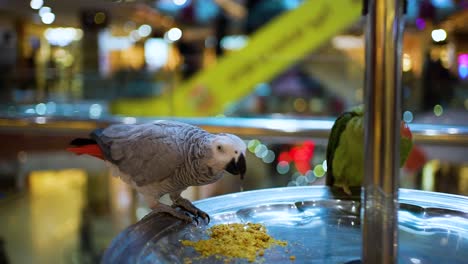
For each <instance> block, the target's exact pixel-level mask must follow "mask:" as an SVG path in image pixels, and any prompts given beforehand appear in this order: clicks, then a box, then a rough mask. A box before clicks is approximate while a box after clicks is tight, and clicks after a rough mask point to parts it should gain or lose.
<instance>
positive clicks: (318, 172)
mask: <svg viewBox="0 0 468 264" xmlns="http://www.w3.org/2000/svg"><path fill="white" fill-rule="evenodd" d="M314 174H315V176H316V177H319V178H320V177H323V175H325V170H324V169H323V166H322V164H318V165H315V167H314Z"/></svg>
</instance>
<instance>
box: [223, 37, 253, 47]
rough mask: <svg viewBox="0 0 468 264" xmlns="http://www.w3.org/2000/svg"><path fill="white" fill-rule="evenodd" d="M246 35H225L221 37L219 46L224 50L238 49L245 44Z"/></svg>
mask: <svg viewBox="0 0 468 264" xmlns="http://www.w3.org/2000/svg"><path fill="white" fill-rule="evenodd" d="M247 41H248V37H246V36H241V35H237V36H226V37H224V38H222V39H221V42H220V44H221V47H222V48H223V49H226V50H238V49H242V48H243V47H245V45H247Z"/></svg>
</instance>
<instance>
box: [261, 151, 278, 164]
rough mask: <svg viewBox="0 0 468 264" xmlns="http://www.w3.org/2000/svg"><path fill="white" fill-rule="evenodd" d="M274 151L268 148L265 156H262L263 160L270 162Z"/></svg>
mask: <svg viewBox="0 0 468 264" xmlns="http://www.w3.org/2000/svg"><path fill="white" fill-rule="evenodd" d="M275 157H276V155H275V153H274V152H273V151H272V150H268V151H267V154H266V156H265V157H263V159H262V160H263V162H265V163H272V162H273V161H274V160H275Z"/></svg>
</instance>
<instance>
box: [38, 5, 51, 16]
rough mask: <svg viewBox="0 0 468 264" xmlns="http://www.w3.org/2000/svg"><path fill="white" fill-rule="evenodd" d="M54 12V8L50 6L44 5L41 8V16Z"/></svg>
mask: <svg viewBox="0 0 468 264" xmlns="http://www.w3.org/2000/svg"><path fill="white" fill-rule="evenodd" d="M51 12H52V9H51V8H50V7H48V6H43V7H41V9H39V16H41V17H42V16H44V15H45V14H49V13H51Z"/></svg>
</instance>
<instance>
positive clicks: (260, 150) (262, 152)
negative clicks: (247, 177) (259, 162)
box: [255, 144, 268, 159]
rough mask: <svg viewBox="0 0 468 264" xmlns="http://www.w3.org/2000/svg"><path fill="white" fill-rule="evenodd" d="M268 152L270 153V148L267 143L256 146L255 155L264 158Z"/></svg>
mask: <svg viewBox="0 0 468 264" xmlns="http://www.w3.org/2000/svg"><path fill="white" fill-rule="evenodd" d="M267 154H268V148H267V147H266V146H265V145H263V144H260V145H258V146H257V147H256V148H255V156H257V157H258V158H261V159H262V158H264V157H266V155H267Z"/></svg>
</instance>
